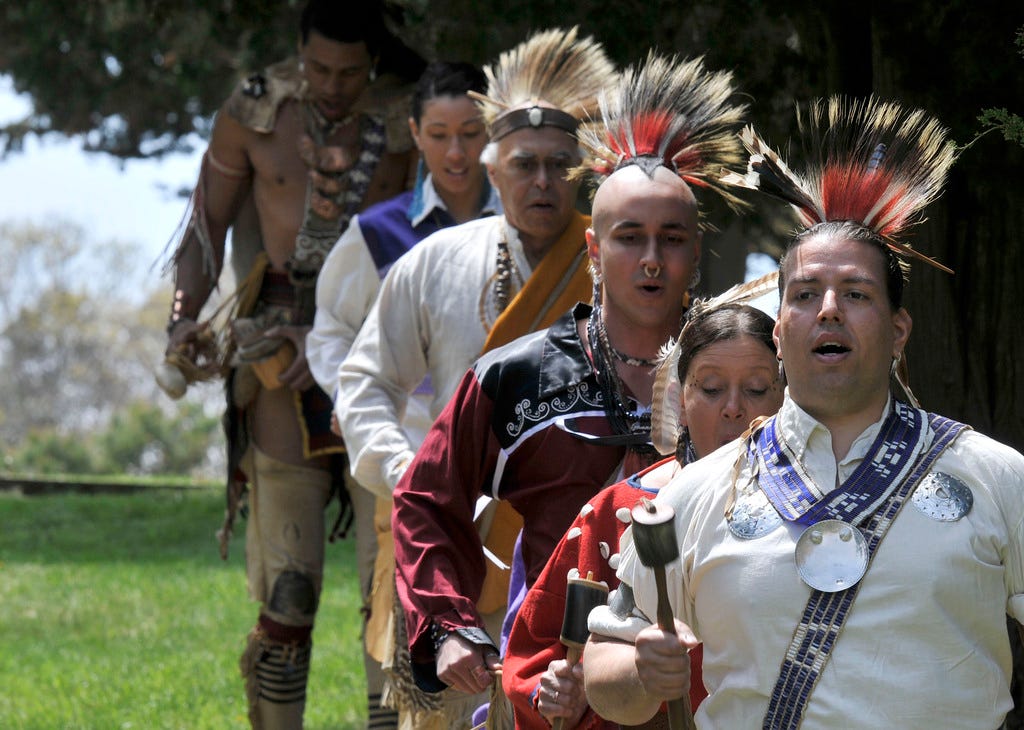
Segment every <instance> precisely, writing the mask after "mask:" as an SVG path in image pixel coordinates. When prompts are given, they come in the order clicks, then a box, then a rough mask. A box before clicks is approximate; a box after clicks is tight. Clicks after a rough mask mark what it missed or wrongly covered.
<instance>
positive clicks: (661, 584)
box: [653, 565, 697, 730]
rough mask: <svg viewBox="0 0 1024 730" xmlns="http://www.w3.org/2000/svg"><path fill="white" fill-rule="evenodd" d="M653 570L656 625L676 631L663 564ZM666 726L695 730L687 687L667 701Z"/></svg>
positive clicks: (662, 628) (663, 629)
mask: <svg viewBox="0 0 1024 730" xmlns="http://www.w3.org/2000/svg"><path fill="white" fill-rule="evenodd" d="M653 570H654V583H655V585H656V586H657V588H658V627H659V628H660V629H661V630H662V631H667V632H670V633H672V634H675V632H676V621H675V616H674V615H673V614H672V604H671V603H669V601H668V586H667V585H666V582H665V566H663V565H659V566H657V567H655V568H653ZM667 704H668V726H669V729H670V730H696V728H697V726H696V725H694V723H693V710H692V708H691V707H690V692H689V688H687V691H686V692H685V693H684V694H683V696H682V697H680V698H679V699H677V700H669V701H668V703H667Z"/></svg>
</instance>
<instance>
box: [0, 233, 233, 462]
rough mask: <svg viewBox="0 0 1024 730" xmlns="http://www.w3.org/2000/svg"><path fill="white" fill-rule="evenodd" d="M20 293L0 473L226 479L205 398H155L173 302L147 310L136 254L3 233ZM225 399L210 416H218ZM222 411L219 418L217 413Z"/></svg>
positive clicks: (48, 236) (14, 299)
mask: <svg viewBox="0 0 1024 730" xmlns="http://www.w3.org/2000/svg"><path fill="white" fill-rule="evenodd" d="M0 252H2V254H0V255H2V258H3V260H4V262H5V265H6V266H7V267H8V268H7V269H6V271H7V272H8V273H9V278H10V281H11V285H10V286H7V287H4V288H2V289H0V335H2V338H0V443H2V444H3V445H4V446H5V448H4V453H5V456H4V461H3V463H2V464H0V468H4V469H7V470H8V471H15V472H20V473H32V474H64V473H75V474H117V473H129V474H136V475H140V474H169V473H173V474H188V475H191V476H193V477H200V476H206V477H209V476H211V474H217V473H219V472H220V471H221V469H220V468H219V463H218V459H219V458H220V453H219V452H220V449H218V448H217V446H218V445H219V444H220V440H219V439H220V429H219V428H218V419H217V417H216V416H211V415H209V411H208V409H207V408H206V407H205V406H204V403H203V400H202V399H203V398H204V396H208V394H210V393H211V392H212V391H211V390H210V389H207V388H195V389H193V392H192V393H190V395H189V397H188V398H186V399H185V400H183V401H179V402H177V403H171V402H170V401H169V400H168V399H167V397H166V396H164V394H163V393H162V392H161V391H159V389H158V388H157V387H156V385H155V382H154V380H153V375H152V363H153V362H154V361H156V360H157V359H158V358H159V357H161V356H162V353H163V348H164V344H165V343H164V334H163V322H164V320H165V318H166V316H167V315H166V313H167V309H166V307H167V301H168V299H169V295H167V294H166V292H163V291H156V292H153V293H152V294H151V296H150V298H149V299H148V300H147V301H144V302H142V303H137V302H133V301H131V299H130V297H132V296H134V297H137V296H138V292H137V290H136V288H134V287H133V288H132V289H131V290H127V288H126V287H125V286H124V284H123V282H124V281H126V280H127V281H130V280H132V279H137V278H138V277H140V276H141V273H140V272H132V271H131V270H130V269H131V265H130V262H132V261H137V260H138V259H139V258H140V257H139V254H138V252H137V250H135V249H133V248H132V247H130V246H125V245H120V244H117V243H109V242H108V243H106V244H103V245H102V246H99V247H94V248H93V250H91V251H90V249H89V247H86V246H85V245H84V234H83V232H82V231H81V229H79V228H76V227H74V226H71V225H68V224H66V223H62V222H60V221H58V222H56V223H54V224H53V225H49V226H33V225H28V226H14V225H3V224H0ZM219 400H220V397H219V396H215V398H214V399H213V402H212V403H211V404H210V407H216V406H219V403H218V401H219ZM217 410H219V408H217Z"/></svg>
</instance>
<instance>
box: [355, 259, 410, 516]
mask: <svg viewBox="0 0 1024 730" xmlns="http://www.w3.org/2000/svg"><path fill="white" fill-rule="evenodd" d="M417 248H418V247H417ZM417 248H414V249H412V251H410V253H409V254H407V255H406V256H404V257H402V258H401V259H399V260H398V262H396V263H395V265H394V266H393V267H392V268H391V270H390V271H389V272H388V275H387V276H386V277H385V279H384V282H383V284H382V285H381V289H380V293H379V294H378V297H377V300H376V302H375V303H374V305H373V307H372V308H371V309H370V313H369V314H368V315H367V317H366V321H365V322H364V323H363V327H362V329H360V331H359V334H358V335H357V336H356V339H355V342H354V343H353V344H352V348H351V349H350V350H349V353H348V356H347V357H346V358H345V360H344V362H342V365H341V368H340V370H339V379H338V384H339V390H338V398H337V402H336V406H335V409H336V411H337V413H338V420H339V422H340V424H341V430H342V434H343V436H344V438H345V444H346V446H347V448H348V454H349V461H350V465H351V469H352V476H353V477H355V479H356V481H358V482H359V483H360V484H361V485H363V487H365V488H366V489H369V490H370V491H371V492H374V493H375V494H378V495H380V496H385V497H390V496H391V490H392V489H393V488H394V483H393V482H395V481H397V476H400V472H401V471H403V470H404V469H402V462H403V461H407V460H408V459H411V454H412V453H413V452H414V451H415V445H414V444H412V443H411V441H410V439H409V436H408V434H407V433H406V431H405V429H404V428H403V426H402V420H403V417H404V415H405V410H406V404H407V402H408V399H409V395H410V393H412V392H413V391H414V390H415V389H416V388H417V386H419V385H420V383H422V381H423V378H424V376H425V375H426V373H427V356H426V352H425V349H424V346H423V344H422V342H423V339H422V338H423V337H424V336H425V334H429V333H425V330H426V329H427V325H426V324H425V323H423V322H422V321H421V317H420V302H421V299H422V296H421V292H420V291H419V286H418V282H419V281H420V279H419V278H418V277H416V276H415V275H414V272H410V271H409V269H410V268H411V267H410V266H409V265H408V264H410V263H411V262H412V261H413V260H414V258H415V254H416V253H417Z"/></svg>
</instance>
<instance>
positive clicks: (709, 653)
mask: <svg viewBox="0 0 1024 730" xmlns="http://www.w3.org/2000/svg"><path fill="white" fill-rule="evenodd" d="M872 104H874V103H869V104H867V105H861V106H859V107H858V106H857V105H853V107H852V111H851V110H850V109H845V110H844V108H843V107H842V105H839V106H835V107H833V108H832V111H833V112H838V116H836V114H833V115H832V116H831V117H827V115H825V116H818V117H815V114H816V113H817V112H819V111H821V109H820V108H816V109H813V110H812V115H811V119H812V121H814V120H815V119H818V120H820V119H824V118H831V119H833V120H835V119H839V120H840V122H842V121H844V120H845V121H850V122H851V123H852V122H859V123H863V122H865V121H866V120H872V119H874V120H877V119H881V118H883V117H884V116H885V115H886V114H888V113H892V118H893V119H895V120H896V124H895V125H894V127H893V129H895V130H897V131H895V132H893V134H890V135H889V136H888V137H887V136H886V133H887V132H892V131H893V129H890V128H888V127H887V126H886V125H885V124H882V125H877V124H876V125H874V126H873V127H872V125H870V124H863V128H864V129H870V130H871V131H870V135H872V136H870V137H862V138H860V140H862V141H865V142H868V143H870V144H866V143H865V144H861V145H859V146H858V148H857V149H859V150H864V149H866V150H868V153H869V154H870V153H871V151H872V150H874V155H875V156H878V157H879V159H880V161H879V163H878V164H877V165H875V166H874V167H872V166H871V165H867V166H864V165H861V166H860V167H857V166H855V165H846V166H845V167H844V166H843V165H842V164H840V163H841V162H846V163H849V162H850V161H851V159H852V158H851V156H850V155H847V156H846V157H841V156H839V154H838V153H836V155H835V156H829V155H828V154H824V153H823V155H822V157H823V159H825V160H827V162H826V171H828V168H829V166H830V165H831V170H833V171H834V170H837V169H846V170H854V172H853V173H852V174H851V175H850V176H849V177H846V178H830V177H829V176H828V175H826V174H822V175H820V176H817V177H816V178H815V179H816V180H817V181H818V184H819V185H821V187H820V188H819V189H813V185H809V184H807V183H804V182H802V181H800V180H799V179H796V180H795V181H793V183H792V184H790V183H789V182H787V181H786V178H785V176H786V175H789V174H790V173H789V172H788V171H785V172H783V173H782V178H781V179H783V187H786V186H787V185H789V187H790V190H789V193H790V194H789V195H786V194H784V193H786V191H785V190H783V191H782V192H783V194H782V195H780V197H783V198H784V199H786V200H787V201H789V202H792V203H793V204H794V205H795V206H796V207H797V208H798V211H799V212H800V213H801V215H803V216H804V220H805V223H806V225H807V226H808V228H807V229H806V230H804V231H803V232H802V233H801V234H798V236H797V237H796V238H795V239H794V241H793V242H792V244H791V245H790V248H789V251H788V253H787V255H786V257H785V259H784V261H783V263H782V266H781V270H780V280H779V281H780V290H781V295H782V301H781V306H780V310H779V318H778V322H777V325H776V330H775V337H776V342H777V344H778V348H779V356H780V359H781V363H782V364H783V365H784V369H785V373H786V376H787V380H788V388H787V392H786V398H785V401H784V403H783V406H782V409H781V410H780V411H779V413H778V415H777V416H776V417H775V418H773V419H769V420H768V421H766V422H764V423H763V424H758V425H757V426H755V428H754V429H753V433H752V435H751V436H750V437H749V438H748V439H743V440H741V441H740V442H736V443H733V444H731V445H727V446H725V447H723V448H722V449H720V450H719V451H718V452H716V453H714V454H712V455H711V456H709V457H706V458H705V459H703V460H701V461H700V462H698V463H697V464H695V465H694V467H693V468H692V469H687V470H686V471H685V472H683V473H682V474H681V476H680V477H679V478H678V480H676V481H675V482H674V483H673V484H671V485H669V486H668V487H667V488H665V489H663V490H662V491H661V492H660V493H659V495H658V498H657V500H656V502H657V503H658V504H659V505H664V506H670V507H671V508H672V509H673V510H674V513H675V523H674V533H675V537H676V541H677V543H678V552H679V555H680V558H681V559H680V560H679V561H673V562H671V563H669V564H668V565H667V566H666V568H665V570H666V573H667V577H666V583H667V586H668V599H669V601H670V603H671V605H672V608H673V611H674V614H675V616H676V623H675V631H674V632H666V631H662V630H661V629H659V628H658V627H657V626H652V625H651V624H652V623H653V619H652V618H651V617H654V616H655V615H656V607H657V605H658V601H659V597H658V595H657V590H656V587H655V585H654V583H655V581H654V580H653V571H652V570H651V569H650V568H648V567H645V566H644V565H643V561H642V560H641V559H640V555H639V554H638V551H637V545H638V544H639V545H640V546H641V548H642V547H643V544H642V542H643V541H641V540H634V539H632V534H631V533H627V535H628V537H627V536H624V538H623V544H622V546H621V547H622V553H621V563H620V569H619V576H620V578H621V579H622V581H623V583H624V584H625V585H626V586H627V588H626V589H625V590H620V591H619V593H618V594H617V595H616V597H615V599H614V601H612V602H611V603H610V606H609V607H608V608H606V609H603V610H598V611H595V613H594V614H592V615H591V620H590V624H591V629H592V631H593V632H594V636H593V637H592V639H591V642H590V643H589V644H588V646H587V649H586V652H585V662H584V671H585V675H586V682H587V694H588V697H591V698H592V705H593V707H594V708H595V710H596V711H597V712H598V713H599V714H601V715H602V716H605V717H607V718H609V719H612V720H615V721H618V722H622V723H628V724H637V723H639V722H643V721H645V720H646V719H647V718H649V717H650V716H651V715H653V714H654V712H655V711H656V710H657V708H658V707H659V706H660V704H661V703H662V701H666V700H672V699H674V698H677V697H681V696H682V695H683V693H684V692H685V691H686V689H687V687H688V681H689V662H688V658H687V655H686V650H687V649H688V648H690V647H692V646H694V645H695V644H696V643H697V641H701V642H703V645H704V663H703V672H704V680H705V685H706V686H707V689H708V692H709V696H708V698H707V699H706V700H705V701H704V702H703V703H702V704H701V706H700V707H699V708H698V710H697V712H696V715H695V719H696V722H697V726H698V727H699V728H702V729H704V728H741V727H757V726H763V727H770V728H790V727H792V728H795V727H798V726H801V723H802V726H803V727H807V728H811V727H813V728H835V727H844V728H878V727H901V728H909V727H914V728H929V727H942V728H953V727H956V728H996V727H998V726H999V725H1000V723H1001V722H1002V720H1003V717H1004V715H1005V714H1006V713H1007V711H1008V710H1009V709H1010V708H1011V707H1012V700H1011V697H1010V692H1009V677H1010V668H1011V657H1010V647H1009V642H1008V639H1007V634H1006V623H1005V614H1006V613H1009V614H1010V615H1012V616H1014V617H1015V618H1017V619H1018V620H1020V619H1021V618H1022V617H1024V499H1022V498H1021V497H1022V494H1024V491H1022V490H1024V457H1022V456H1021V454H1020V453H1018V452H1016V451H1014V450H1013V449H1011V448H1010V447H1008V446H1005V445H1003V444H1000V443H997V442H995V441H993V440H991V439H989V438H987V437H985V436H982V435H981V434H978V433H976V432H973V431H971V430H969V429H963V430H960V426H961V424H956V423H955V422H951V421H949V420H948V419H943V418H941V417H937V416H933V415H930V414H927V413H925V412H924V411H922V410H920V409H918V408H915V407H913V406H912V405H908V404H907V403H904V402H900V401H897V399H896V396H895V391H893V392H891V391H890V380H891V378H892V377H893V374H894V373H895V370H896V364H897V363H898V362H899V360H900V357H901V355H902V353H903V351H904V348H905V346H906V343H907V339H908V337H909V335H910V330H911V324H912V323H911V318H910V315H909V314H908V313H907V311H906V310H905V309H903V307H902V304H901V297H902V287H903V274H902V266H903V264H902V262H901V260H900V259H899V257H898V256H896V255H895V254H894V253H893V248H896V249H898V250H899V252H900V253H902V254H905V253H906V252H907V249H906V247H905V246H901V244H899V243H898V236H897V234H898V233H899V232H900V230H901V229H902V228H904V227H905V226H906V225H907V220H908V219H909V217H910V216H911V215H912V214H914V213H916V212H917V211H919V210H920V208H921V207H923V205H924V204H925V203H926V202H927V201H928V200H930V199H931V198H932V197H934V195H935V194H937V191H938V189H939V188H940V187H941V181H942V178H943V177H944V174H945V171H946V168H948V166H949V164H950V163H951V162H952V154H951V153H950V152H948V151H946V150H945V148H944V146H943V145H941V142H942V138H943V135H942V130H941V129H939V130H938V134H935V132H936V128H935V127H934V126H931V127H928V126H927V124H928V120H922V118H921V117H920V116H917V117H915V116H913V115H906V114H904V113H903V112H902V111H901V110H899V109H894V108H892V107H888V108H886V107H885V105H881V104H879V105H874V106H873V105H872ZM844 114H845V115H846V116H844ZM901 124H902V125H904V127H905V128H904V129H903V130H902V131H899V125H901ZM841 126H842V124H836V127H837V130H836V133H837V136H839V134H840V132H839V129H838V128H839V127H841ZM849 126H850V125H847V127H849ZM923 131H930V132H932V133H933V134H935V137H936V139H937V142H935V145H936V146H935V147H929V146H928V144H927V143H925V144H921V145H918V147H917V151H916V152H913V153H911V154H907V152H906V150H907V149H908V148H910V147H912V145H911V146H908V145H906V144H905V143H906V142H907V140H908V139H915V137H914V135H918V137H917V138H919V139H922V140H923V139H925V135H924V134H923ZM824 139H825V142H826V143H828V142H829V141H830V138H829V137H828V135H825V137H824ZM881 139H885V140H886V141H885V144H887V145H888V150H889V154H890V156H891V159H890V160H884V159H882V156H883V155H884V154H885V149H886V148H881V152H880V151H879V148H880V147H881V145H877V146H876V144H875V143H876V142H879V141H880V140H881ZM745 142H748V147H749V148H751V149H752V151H754V150H757V152H758V153H759V154H762V155H763V156H762V157H761V158H760V159H759V160H757V161H754V167H755V172H756V171H757V170H756V168H757V166H767V165H770V164H772V163H771V162H770V160H769V162H767V163H765V162H763V160H764V159H765V158H766V157H768V155H767V154H766V153H764V150H763V149H762V148H759V147H758V144H757V143H760V140H759V139H756V137H755V138H753V139H750V138H748V139H745ZM761 144H763V143H761ZM838 149H839V148H838V147H836V148H834V149H833V148H828V149H827V152H830V153H831V152H835V151H836V150H838ZM921 150H924V152H921ZM914 154H919V156H918V157H914ZM901 155H902V157H901ZM872 160H874V156H873V157H872ZM915 167H916V169H914V168H915ZM762 169H763V168H762ZM922 170H923V171H924V172H923V173H922ZM871 175H875V177H873V178H872V177H870V176H871ZM915 175H919V176H923V177H925V179H924V180H922V179H920V177H915ZM858 176H860V177H858ZM805 179H806V178H805ZM830 179H831V180H833V181H834V180H836V179H841V185H842V188H843V189H844V190H845V192H844V190H837V189H836V188H835V187H831V188H830V187H829V185H830V183H829V182H828V181H829V180H830ZM822 180H824V181H825V182H821V181H822ZM894 181H895V182H894ZM858 183H860V184H861V186H860V187H858ZM878 183H881V184H878ZM894 190H895V191H897V192H896V193H895V194H893V192H892V191H894ZM808 191H809V192H808ZM776 192H777V191H776ZM799 193H802V194H803V200H802V201H800V200H799V198H800V194H799ZM829 193H832V197H830V196H829ZM853 196H859V197H858V198H857V199H856V200H854V199H853ZM823 201H831V202H827V203H823ZM816 203H817V204H819V205H818V206H817V208H815V204H816ZM900 203H903V204H906V205H905V207H903V208H902V210H903V211H907V210H909V213H907V216H906V217H905V218H904V219H902V220H901V221H898V222H897V224H896V225H894V226H891V225H889V223H890V222H891V221H886V220H882V219H881V218H879V217H878V212H879V211H880V210H883V209H887V210H893V209H896V208H898V207H899V204H900ZM844 205H846V207H845V208H844V207H843V206H844ZM837 210H841V211H842V212H841V213H837V212H836V211H837ZM883 217H884V216H883ZM883 236H884V237H883ZM633 529H635V527H634V528H631V530H633ZM883 539H884V541H883ZM645 559H646V556H645ZM648 562H650V560H648Z"/></svg>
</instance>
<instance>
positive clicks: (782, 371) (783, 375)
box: [779, 357, 786, 385]
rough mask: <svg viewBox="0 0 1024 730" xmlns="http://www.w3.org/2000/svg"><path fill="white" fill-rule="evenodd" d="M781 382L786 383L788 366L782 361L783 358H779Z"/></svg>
mask: <svg viewBox="0 0 1024 730" xmlns="http://www.w3.org/2000/svg"><path fill="white" fill-rule="evenodd" d="M779 383H781V384H782V385H785V384H786V366H785V365H784V364H783V362H782V358H781V357H780V358H779Z"/></svg>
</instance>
